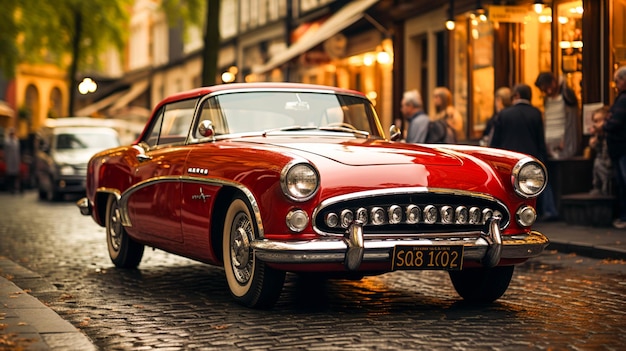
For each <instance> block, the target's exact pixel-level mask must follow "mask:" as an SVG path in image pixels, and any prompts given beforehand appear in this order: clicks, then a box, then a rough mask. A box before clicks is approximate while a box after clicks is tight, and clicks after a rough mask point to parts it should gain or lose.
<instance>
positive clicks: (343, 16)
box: [252, 0, 378, 74]
mask: <svg viewBox="0 0 626 351" xmlns="http://www.w3.org/2000/svg"><path fill="white" fill-rule="evenodd" d="M376 2H378V0H359V1H351V2H349V3H348V4H347V5H345V6H344V7H342V8H341V9H340V10H339V11H337V13H335V14H334V15H332V16H331V17H330V18H329V19H328V20H326V22H324V23H322V25H321V26H320V27H319V28H318V29H317V30H315V31H308V32H306V33H305V34H304V35H303V36H302V37H301V38H300V39H299V40H298V41H297V42H295V43H294V44H293V45H291V46H290V47H289V48H287V50H285V51H282V52H280V53H278V54H276V55H274V56H272V58H270V59H269V60H268V61H267V62H266V63H265V64H264V65H262V66H257V67H253V68H252V73H255V74H262V73H265V72H267V71H269V70H271V69H273V68H275V67H278V66H280V65H282V64H283V63H285V62H287V61H289V60H291V59H292V58H294V57H296V56H298V55H300V54H302V53H304V52H306V51H307V50H309V49H311V48H313V47H315V46H316V45H318V44H320V43H321V42H323V41H324V40H326V39H328V38H330V37H332V36H333V35H335V34H337V33H339V32H341V31H342V30H344V29H346V28H347V27H348V26H350V25H352V24H354V23H355V22H356V21H358V20H359V19H361V18H362V17H363V13H364V12H365V11H367V9H369V8H370V7H371V6H372V5H374V4H375V3H376Z"/></svg>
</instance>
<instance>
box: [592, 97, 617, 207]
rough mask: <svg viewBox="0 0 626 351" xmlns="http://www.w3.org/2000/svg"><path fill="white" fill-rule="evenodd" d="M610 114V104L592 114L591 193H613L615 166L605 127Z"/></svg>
mask: <svg viewBox="0 0 626 351" xmlns="http://www.w3.org/2000/svg"><path fill="white" fill-rule="evenodd" d="M608 115H609V107H608V106H603V107H601V108H599V109H597V110H595V111H593V113H592V114H591V121H592V125H591V137H590V138H589V148H590V149H591V150H592V151H593V173H592V187H591V191H590V194H591V195H612V194H613V167H612V162H611V157H610V156H609V150H608V145H607V144H606V135H605V133H604V129H603V127H604V122H605V121H606V119H607V117H608Z"/></svg>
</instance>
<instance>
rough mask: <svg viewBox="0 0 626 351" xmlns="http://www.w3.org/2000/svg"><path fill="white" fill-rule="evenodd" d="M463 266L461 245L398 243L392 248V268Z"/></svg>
mask: <svg viewBox="0 0 626 351" xmlns="http://www.w3.org/2000/svg"><path fill="white" fill-rule="evenodd" d="M462 268H463V246H462V245H458V246H415V245H398V246H396V247H394V249H393V258H392V263H391V269H392V270H421V269H432V270H447V271H459V270H461V269H462Z"/></svg>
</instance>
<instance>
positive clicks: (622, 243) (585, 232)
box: [533, 221, 626, 260]
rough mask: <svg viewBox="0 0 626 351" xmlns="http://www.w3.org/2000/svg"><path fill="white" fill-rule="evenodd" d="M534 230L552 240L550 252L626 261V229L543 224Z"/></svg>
mask: <svg viewBox="0 0 626 351" xmlns="http://www.w3.org/2000/svg"><path fill="white" fill-rule="evenodd" d="M533 229H535V230H538V231H539V232H541V233H543V234H544V235H545V236H547V237H548V239H550V245H548V250H557V251H559V252H563V253H576V254H577V255H579V256H585V257H592V258H598V259H605V258H609V259H616V260H626V229H615V228H613V227H587V226H578V225H568V224H566V223H565V222H562V221H557V222H541V223H537V224H535V226H534V227H533Z"/></svg>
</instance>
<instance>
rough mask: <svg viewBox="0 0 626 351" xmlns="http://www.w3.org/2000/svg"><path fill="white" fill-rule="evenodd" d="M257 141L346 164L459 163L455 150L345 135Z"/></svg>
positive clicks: (441, 164) (455, 164)
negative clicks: (350, 138)
mask: <svg viewBox="0 0 626 351" xmlns="http://www.w3.org/2000/svg"><path fill="white" fill-rule="evenodd" d="M246 141H252V140H246ZM257 141H258V142H263V143H264V144H270V145H273V146H276V147H283V148H288V149H291V150H295V151H298V152H301V153H310V154H315V155H318V156H322V157H326V158H328V159H331V160H334V161H336V162H339V163H343V164H345V165H350V166H360V165H397V164H428V165H440V166H458V165H460V164H462V160H461V158H459V155H458V154H457V153H453V152H451V151H449V150H445V149H441V148H436V147H427V146H419V145H414V144H403V143H388V142H384V141H372V140H366V139H355V140H350V141H346V140H345V139H337V138H323V137H321V138H315V139H314V140H313V139H308V140H305V139H287V138H285V139H281V140H280V141H278V142H270V143H268V141H267V140H266V139H265V140H263V139H260V140H257Z"/></svg>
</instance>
